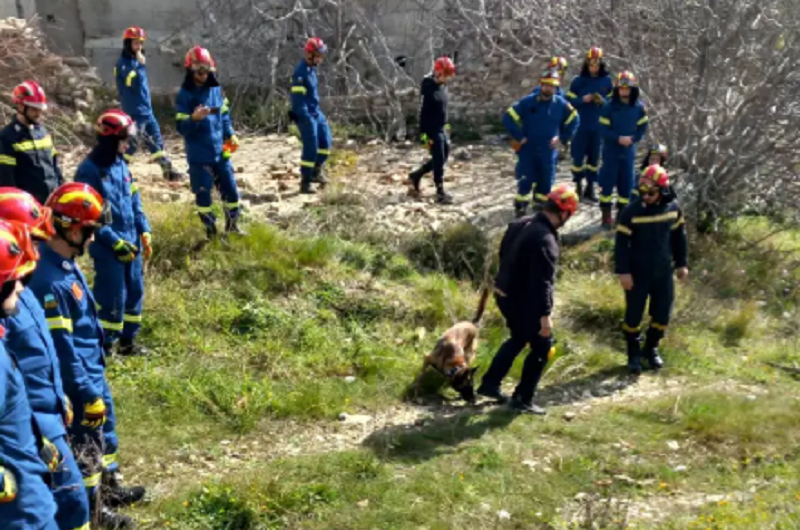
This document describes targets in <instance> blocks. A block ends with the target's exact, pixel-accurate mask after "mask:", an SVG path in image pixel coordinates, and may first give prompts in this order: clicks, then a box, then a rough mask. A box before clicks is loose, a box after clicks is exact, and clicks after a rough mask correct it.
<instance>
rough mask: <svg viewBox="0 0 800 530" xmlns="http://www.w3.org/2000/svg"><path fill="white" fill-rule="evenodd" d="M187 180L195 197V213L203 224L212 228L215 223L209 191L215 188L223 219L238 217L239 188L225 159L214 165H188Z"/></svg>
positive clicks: (228, 162)
mask: <svg viewBox="0 0 800 530" xmlns="http://www.w3.org/2000/svg"><path fill="white" fill-rule="evenodd" d="M189 179H190V181H191V185H192V192H193V193H194V196H195V204H196V205H197V213H198V214H199V215H200V219H202V220H203V224H205V225H206V226H214V224H215V223H216V222H217V219H216V217H215V216H214V213H213V212H212V211H211V203H212V201H211V190H212V189H213V188H216V189H217V190H219V194H220V196H221V197H222V209H223V211H224V212H225V217H226V218H227V219H230V220H235V219H237V218H238V217H239V187H238V185H237V184H236V176H235V175H234V174H233V167H232V166H231V163H230V161H229V160H227V159H223V160H220V161H219V162H216V163H214V164H189Z"/></svg>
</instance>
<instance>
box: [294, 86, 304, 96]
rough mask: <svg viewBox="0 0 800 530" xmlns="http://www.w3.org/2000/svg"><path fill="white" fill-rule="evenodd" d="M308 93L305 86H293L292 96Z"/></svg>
mask: <svg viewBox="0 0 800 530" xmlns="http://www.w3.org/2000/svg"><path fill="white" fill-rule="evenodd" d="M306 92H307V90H306V87H304V86H293V87H292V94H305V93H306Z"/></svg>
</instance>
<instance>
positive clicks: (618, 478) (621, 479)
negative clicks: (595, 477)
mask: <svg viewBox="0 0 800 530" xmlns="http://www.w3.org/2000/svg"><path fill="white" fill-rule="evenodd" d="M614 480H616V481H618V482H624V483H625V484H631V485H633V484H636V481H635V480H634V479H632V478H631V477H629V476H628V475H614Z"/></svg>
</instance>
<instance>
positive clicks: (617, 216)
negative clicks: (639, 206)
mask: <svg viewBox="0 0 800 530" xmlns="http://www.w3.org/2000/svg"><path fill="white" fill-rule="evenodd" d="M626 206H628V205H627V204H623V203H621V202H619V201H617V206H616V207H617V214H616V216H615V217H614V222H615V223H617V224H619V218H620V216H621V215H622V210H624V209H625V207H626Z"/></svg>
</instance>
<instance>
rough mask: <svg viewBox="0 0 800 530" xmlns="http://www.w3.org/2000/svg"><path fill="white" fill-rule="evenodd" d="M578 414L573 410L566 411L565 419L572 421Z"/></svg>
mask: <svg viewBox="0 0 800 530" xmlns="http://www.w3.org/2000/svg"><path fill="white" fill-rule="evenodd" d="M576 416H577V414H575V413H574V412H572V411H568V412H565V413H564V419H565V420H566V421H572V420H574V419H575V417H576Z"/></svg>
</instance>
